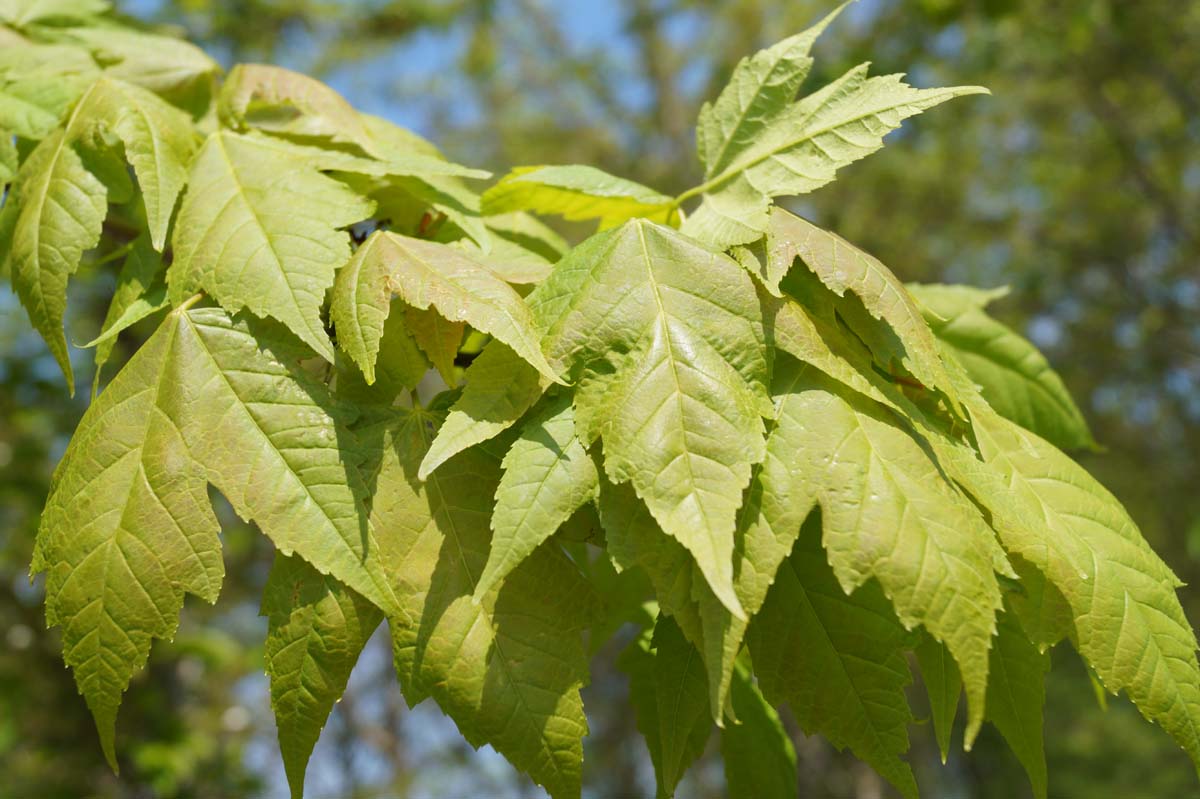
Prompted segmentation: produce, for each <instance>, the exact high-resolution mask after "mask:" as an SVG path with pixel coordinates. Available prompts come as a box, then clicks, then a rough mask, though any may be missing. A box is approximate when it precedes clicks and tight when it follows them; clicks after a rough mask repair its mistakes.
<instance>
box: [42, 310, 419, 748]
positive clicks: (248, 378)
mask: <svg viewBox="0 0 1200 799" xmlns="http://www.w3.org/2000/svg"><path fill="white" fill-rule="evenodd" d="M305 354H306V352H305V351H304V350H303V349H302V348H300V347H298V346H297V345H295V344H294V343H292V341H291V339H290V338H289V337H287V336H286V334H285V333H284V332H283V331H282V330H280V329H278V328H276V327H272V326H271V325H268V324H258V323H254V324H251V323H245V322H238V323H234V322H231V321H230V320H229V318H228V317H227V316H226V315H225V314H224V312H223V311H221V310H220V309H215V308H207V309H201V310H190V311H184V310H182V309H180V310H177V311H175V312H174V313H173V314H172V315H170V316H168V317H167V320H166V322H164V324H163V325H162V326H161V327H160V328H159V329H158V331H157V332H156V333H155V334H154V335H153V336H152V337H151V338H150V340H149V341H148V342H147V343H146V345H145V346H144V347H143V348H142V349H141V350H139V351H138V352H137V353H136V354H135V355H134V356H133V358H132V359H131V360H130V362H129V363H128V364H127V365H126V366H125V368H124V369H122V370H121V372H120V373H118V374H117V376H116V377H115V378H114V379H113V381H112V383H111V384H110V385H109V387H108V389H107V390H106V391H104V392H103V393H102V394H101V395H100V397H99V399H98V400H97V401H96V402H95V403H93V404H92V406H91V407H90V408H89V409H88V412H87V413H86V414H85V415H84V418H83V421H82V422H81V423H80V426H79V429H78V431H77V432H76V434H75V436H74V437H73V438H72V441H71V444H70V446H69V447H68V450H67V454H66V456H64V459H63V462H62V464H61V465H60V466H59V469H58V471H57V472H56V475H55V479H54V481H53V484H52V486H51V492H50V497H49V499H48V500H47V505H46V511H45V513H44V514H43V516H42V524H41V528H40V530H39V533H38V541H37V546H36V550H35V555H34V562H33V571H34V572H35V573H36V572H40V571H46V572H47V580H46V597H47V599H46V603H47V604H46V607H47V619H48V621H49V623H50V624H52V625H60V626H61V627H62V628H63V641H64V659H65V660H66V662H67V664H68V665H70V666H71V667H72V668H73V669H74V671H75V679H76V683H77V684H78V685H79V688H80V691H81V692H82V693H83V694H84V697H85V698H86V700H87V702H88V706H89V707H90V708H91V709H92V713H93V715H94V716H95V718H96V722H97V727H98V729H99V731H100V739H101V743H102V745H103V746H104V749H105V753H106V755H107V756H108V758H109V760H110V761H111V762H115V756H114V752H113V727H114V722H115V719H116V712H117V707H118V705H119V703H120V697H121V693H122V692H123V691H124V690H125V688H126V687H127V686H128V684H129V679H130V677H131V676H132V675H133V673H135V672H136V671H137V670H139V669H140V668H141V667H142V665H143V664H144V663H145V660H146V655H147V653H148V651H149V647H150V641H151V639H152V638H170V637H171V636H172V635H173V633H174V630H175V627H176V624H177V623H178V614H179V610H180V607H181V604H182V600H183V592H184V591H188V592H190V593H194V594H197V595H198V596H201V597H203V598H204V599H207V600H209V601H215V599H216V595H217V591H218V589H219V586H220V580H221V576H222V573H223V566H222V563H221V553H220V542H219V540H218V538H217V532H218V527H217V521H216V518H215V517H214V516H213V513H212V509H211V507H210V506H209V501H208V492H207V485H208V484H209V483H211V484H212V485H214V486H215V487H216V488H217V489H218V490H219V491H221V492H222V493H223V494H224V495H225V496H226V497H227V498H228V499H229V501H230V503H231V504H232V505H233V508H234V510H235V511H236V512H237V513H238V514H239V515H240V516H241V517H242V518H244V519H250V520H253V521H254V522H255V523H256V524H257V525H258V527H259V529H261V530H262V531H263V532H264V533H265V534H266V535H267V536H268V537H270V538H271V539H272V540H273V541H274V542H275V545H276V547H277V549H278V550H279V551H281V552H283V553H284V554H290V553H292V552H295V553H297V554H299V555H300V556H302V557H304V558H305V559H306V560H308V561H309V562H310V563H312V564H313V565H314V566H316V567H317V568H318V569H319V570H320V571H322V572H327V573H330V574H332V575H333V576H335V577H337V578H338V579H339V580H341V581H342V582H344V583H346V584H347V585H350V586H352V587H354V588H355V589H356V590H358V591H359V592H360V593H362V594H364V595H365V596H367V597H369V598H370V599H371V601H372V602H374V603H375V604H376V605H378V606H379V607H381V608H383V609H385V610H388V611H389V612H390V613H392V614H393V615H396V616H401V617H402V616H403V614H404V610H403V609H402V608H401V607H400V605H399V602H398V601H397V599H396V597H395V595H394V594H393V592H392V587H391V583H390V581H389V580H388V577H387V575H386V574H385V572H384V569H383V566H382V564H381V563H380V560H379V556H378V547H379V544H378V542H377V541H375V539H374V537H373V536H372V535H371V534H370V531H369V530H368V529H366V516H365V511H364V509H363V507H362V500H363V497H364V493H365V492H364V487H363V486H362V484H361V481H360V480H359V479H358V477H357V472H356V471H355V469H354V468H353V467H352V466H351V465H349V464H347V463H346V462H345V460H344V456H343V454H342V451H341V447H340V446H339V437H341V436H344V435H346V433H345V431H344V428H343V427H342V426H340V425H339V422H338V419H337V416H341V415H342V411H340V410H339V409H337V408H336V407H335V406H333V404H332V403H331V401H330V399H329V397H328V396H327V395H326V394H324V391H323V387H322V386H321V385H320V384H318V383H317V382H316V381H314V380H313V379H312V378H310V377H309V376H308V375H307V373H305V372H304V371H303V369H302V368H301V367H300V366H299V365H298V362H299V359H300V358H301V357H304V356H305ZM285 364H287V365H285ZM231 441H235V442H238V446H237V447H235V448H232V449H231V448H230V446H229V442H231Z"/></svg>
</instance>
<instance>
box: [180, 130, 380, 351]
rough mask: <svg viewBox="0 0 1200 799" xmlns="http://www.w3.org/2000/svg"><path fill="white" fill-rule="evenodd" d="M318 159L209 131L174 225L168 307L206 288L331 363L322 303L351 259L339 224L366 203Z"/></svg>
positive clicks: (357, 215)
mask: <svg viewBox="0 0 1200 799" xmlns="http://www.w3.org/2000/svg"><path fill="white" fill-rule="evenodd" d="M320 156H321V153H320V151H310V150H308V149H306V148H302V147H297V146H295V145H289V144H287V143H285V142H280V141H271V140H269V139H266V138H264V137H261V136H253V135H244V134H238V133H230V132H229V131H218V132H216V133H213V134H211V135H210V136H209V137H208V139H207V140H206V141H205V143H204V146H203V147H201V148H200V152H199V153H198V154H197V155H196V158H195V160H194V161H193V162H192V168H191V174H190V175H189V177H188V190H187V193H186V194H185V195H184V198H183V205H182V207H181V208H180V209H179V218H178V219H177V220H176V223H175V235H174V251H175V262H174V264H172V267H171V270H170V272H169V273H168V281H167V285H168V287H169V290H170V296H171V299H172V302H174V303H178V302H180V301H181V300H182V299H183V298H184V297H186V296H188V295H189V294H190V293H192V292H194V291H196V290H197V289H203V290H205V291H206V292H208V293H209V294H211V295H212V296H213V298H214V299H216V300H217V301H218V302H220V303H221V305H222V306H224V307H225V308H226V309H227V310H229V311H230V312H231V313H234V312H237V311H239V310H241V309H242V308H246V309H248V310H249V311H250V312H251V313H253V314H256V315H257V316H271V317H273V318H275V319H278V320H279V321H280V322H283V323H284V324H285V325H286V326H287V327H288V329H290V330H291V331H292V332H293V333H295V334H296V335H297V336H299V337H300V339H302V340H303V341H304V342H305V343H306V344H308V345H309V346H310V347H312V348H313V349H314V350H315V351H316V352H317V354H319V355H321V356H322V357H323V358H325V359H326V360H328V361H331V362H332V361H333V359H334V354H333V348H332V346H331V345H330V343H329V337H328V335H326V333H325V326H324V324H323V323H322V322H321V305H322V304H323V303H324V301H325V291H326V290H327V289H328V288H329V287H330V286H332V285H333V278H334V272H335V271H336V270H337V269H338V267H340V266H342V264H344V263H345V262H346V259H347V258H348V257H349V255H350V237H349V235H348V234H347V233H346V232H345V231H344V230H340V229H339V228H345V227H347V226H349V225H351V224H353V223H355V222H358V221H359V220H361V219H364V218H366V217H367V216H369V215H370V213H371V210H372V206H371V204H370V202H368V201H367V200H365V199H363V198H362V197H360V196H359V195H357V194H355V193H354V192H352V191H350V190H349V189H347V188H346V187H345V186H344V185H342V184H341V183H338V182H337V181H335V180H333V179H331V178H329V177H326V176H325V175H323V174H321V172H320V171H319V166H320V164H321V161H320Z"/></svg>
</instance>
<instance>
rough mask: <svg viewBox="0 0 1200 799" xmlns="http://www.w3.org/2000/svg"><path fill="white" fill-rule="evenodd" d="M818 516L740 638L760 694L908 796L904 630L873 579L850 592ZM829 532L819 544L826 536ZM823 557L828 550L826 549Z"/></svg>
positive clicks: (912, 788) (913, 791)
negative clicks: (784, 706)
mask: <svg viewBox="0 0 1200 799" xmlns="http://www.w3.org/2000/svg"><path fill="white" fill-rule="evenodd" d="M816 522H817V517H815V516H814V517H812V518H811V520H810V521H809V522H808V523H806V524H805V525H804V529H803V530H802V532H801V534H800V537H799V539H798V541H797V543H796V548H795V550H794V551H793V552H792V554H791V555H790V556H789V557H788V559H787V560H785V561H784V563H783V565H782V566H781V567H780V569H779V573H778V575H777V577H776V579H775V584H774V586H772V588H771V591H770V593H769V594H768V595H767V601H766V603H765V604H764V605H763V607H762V610H761V611H760V612H759V614H758V615H757V616H755V617H754V619H753V621H752V622H751V623H750V629H749V631H748V633H747V640H748V643H749V646H750V654H751V657H752V658H753V660H754V673H755V675H756V676H757V677H758V680H759V687H760V688H761V689H762V692H763V695H764V696H766V698H767V700H768V701H770V702H771V703H772V704H776V705H779V704H782V703H784V702H786V703H787V704H788V706H789V707H791V709H792V712H793V713H794V714H795V715H796V720H797V721H799V722H800V726H801V727H803V728H804V730H805V732H807V733H809V734H812V733H820V734H821V735H823V736H824V737H825V738H827V739H828V740H829V742H830V743H831V744H833V745H834V746H836V747H837V748H838V749H842V748H844V747H847V746H849V747H850V748H851V750H853V751H854V754H855V755H857V756H858V757H859V758H861V759H862V760H864V761H865V762H867V763H869V764H870V765H871V766H872V767H873V768H874V769H875V770H876V771H878V772H879V773H880V775H882V776H883V777H884V778H885V779H887V781H888V782H890V783H891V784H892V785H894V786H895V787H896V789H897V790H899V791H900V793H902V794H903V795H905V796H906V797H915V796H916V795H917V785H916V781H915V780H914V778H913V775H912V770H911V769H910V768H909V766H908V763H906V762H904V761H903V760H901V759H900V755H901V754H903V753H904V752H906V751H907V750H908V730H907V725H908V724H909V723H910V722H911V721H912V713H911V712H910V711H909V709H908V702H907V700H906V698H905V695H904V689H905V686H907V685H908V684H909V683H910V682H911V681H912V676H911V674H910V673H909V670H908V663H907V661H906V660H905V655H904V653H905V650H906V649H907V648H908V646H909V644H910V643H911V635H910V634H909V633H908V632H906V631H905V629H904V627H903V626H902V625H901V624H900V622H899V621H897V619H896V615H895V613H894V612H893V611H892V608H891V606H890V604H889V603H888V600H887V598H885V597H884V592H883V591H881V590H880V588H879V585H877V584H876V583H874V582H868V583H866V584H865V585H861V586H859V587H858V588H856V589H855V590H853V591H852V592H851V591H847V590H846V588H845V586H844V583H843V581H841V580H840V579H839V578H837V577H835V575H834V571H835V570H833V569H831V568H830V566H829V563H828V562H827V561H826V553H825V551H823V550H822V548H821V543H820V527H819V526H818V525H817V523H816ZM829 537H830V536H829V533H828V530H827V532H826V548H828V540H829ZM828 557H829V560H833V558H834V553H833V552H832V551H829V553H828Z"/></svg>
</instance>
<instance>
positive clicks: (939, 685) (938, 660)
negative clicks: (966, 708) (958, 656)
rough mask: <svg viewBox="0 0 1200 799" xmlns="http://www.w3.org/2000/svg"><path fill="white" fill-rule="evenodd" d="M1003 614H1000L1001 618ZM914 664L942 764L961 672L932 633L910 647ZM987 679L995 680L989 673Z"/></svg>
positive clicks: (947, 751)
mask: <svg viewBox="0 0 1200 799" xmlns="http://www.w3.org/2000/svg"><path fill="white" fill-rule="evenodd" d="M1003 618H1004V617H1003V616H1002V617H1001V619H1003ZM914 651H915V653H916V656H917V663H918V664H919V665H920V667H921V682H923V683H924V684H925V692H926V693H927V694H928V695H929V710H930V712H931V713H932V715H933V734H934V735H935V736H936V737H937V742H938V749H939V750H940V751H941V753H942V764H943V765H945V763H946V757H947V755H949V754H950V736H951V735H952V734H953V733H954V718H955V716H957V715H958V699H959V697H960V696H962V675H961V674H960V673H959V671H958V664H956V663H955V662H954V657H953V656H952V655H951V654H950V652H949V651H947V650H946V646H945V644H942V643H939V642H938V641H937V640H936V639H935V638H934V637H933V636H931V635H928V634H923V635H922V636H921V643H919V644H917V647H916V649H915V650H914ZM995 661H996V650H995V649H993V650H992V659H991V661H990V662H989V666H988V673H989V674H991V673H992V670H993V669H994V668H995ZM990 679H991V680H995V676H994V675H993V676H992V677H991V678H990ZM991 690H992V682H990V681H989V682H988V692H989V697H990V695H991V694H990V692H991ZM988 710H989V712H990V710H991V700H990V698H989V699H988Z"/></svg>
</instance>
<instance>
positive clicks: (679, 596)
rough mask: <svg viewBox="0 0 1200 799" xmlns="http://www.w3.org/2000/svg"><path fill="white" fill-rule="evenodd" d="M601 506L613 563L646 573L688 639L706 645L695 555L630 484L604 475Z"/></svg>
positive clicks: (663, 607)
mask: <svg viewBox="0 0 1200 799" xmlns="http://www.w3.org/2000/svg"><path fill="white" fill-rule="evenodd" d="M597 509H598V511H599V514H600V523H601V525H602V526H603V528H604V535H605V547H606V549H607V550H608V556H609V558H610V559H611V560H612V563H613V565H614V566H615V567H616V568H617V570H618V571H620V572H625V571H628V570H629V569H635V568H636V569H640V570H641V571H642V572H644V573H645V575H646V576H647V577H648V578H649V579H650V583H651V585H652V586H653V587H654V593H655V597H656V599H657V601H658V605H659V608H660V609H661V611H662V613H664V614H666V615H668V616H670V617H672V619H674V621H675V623H676V624H678V625H679V627H680V629H682V630H683V633H684V635H685V636H687V639H688V640H689V641H691V642H692V643H693V644H695V645H696V646H697V648H698V649H699V648H701V647H702V646H703V643H704V634H703V631H702V629H701V622H700V616H699V612H698V608H697V607H696V603H695V601H694V600H693V598H692V597H693V591H694V589H695V580H696V579H697V575H696V574H695V570H694V569H693V568H692V564H693V563H694V562H695V561H694V560H693V559H692V556H691V554H689V553H688V551H687V550H686V549H684V548H683V545H682V544H680V543H679V542H678V541H676V540H675V539H674V538H672V537H671V536H669V535H667V534H666V533H664V532H663V531H662V528H660V527H659V526H658V522H656V521H655V520H654V517H653V516H652V515H651V514H650V510H649V509H648V508H647V507H646V503H645V502H642V501H641V500H640V499H638V496H637V494H636V493H635V492H634V490H633V487H632V486H630V485H629V484H628V483H623V484H621V485H614V484H613V483H611V482H609V481H608V480H606V479H605V478H604V477H603V475H601V477H600V498H599V501H598V502H597Z"/></svg>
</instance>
